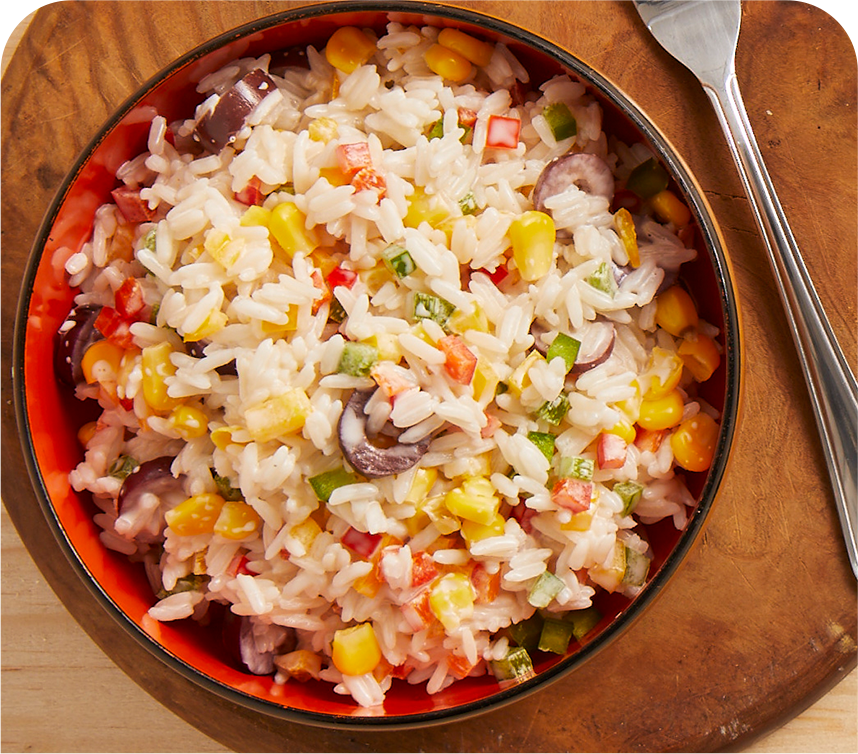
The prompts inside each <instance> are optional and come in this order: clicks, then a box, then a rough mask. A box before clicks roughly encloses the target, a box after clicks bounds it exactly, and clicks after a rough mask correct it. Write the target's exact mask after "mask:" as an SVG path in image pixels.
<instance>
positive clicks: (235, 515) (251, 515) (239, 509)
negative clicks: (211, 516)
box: [214, 501, 261, 539]
mask: <svg viewBox="0 0 858 754" xmlns="http://www.w3.org/2000/svg"><path fill="white" fill-rule="evenodd" d="M260 523H261V519H260V518H259V514H258V513H257V512H256V511H255V510H253V508H251V507H250V506H249V505H248V504H247V503H242V502H240V501H235V502H232V501H228V502H226V503H224V505H223V508H221V511H220V515H219V516H218V518H217V521H215V525H214V533H215V534H220V536H222V537H223V538H224V539H244V538H245V537H248V536H250V535H251V534H253V533H254V532H255V531H256V530H257V529H258V528H259V524H260Z"/></svg>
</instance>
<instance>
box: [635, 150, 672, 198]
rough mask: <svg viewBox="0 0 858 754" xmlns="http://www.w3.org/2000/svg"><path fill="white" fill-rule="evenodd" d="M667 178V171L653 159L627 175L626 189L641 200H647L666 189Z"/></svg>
mask: <svg viewBox="0 0 858 754" xmlns="http://www.w3.org/2000/svg"><path fill="white" fill-rule="evenodd" d="M668 181H669V177H668V175H667V171H666V170H665V169H664V168H663V167H662V166H661V165H660V164H659V162H658V160H656V159H655V157H650V158H649V159H648V160H646V161H645V162H642V163H641V164H640V165H638V166H637V167H636V168H635V169H634V170H632V172H631V175H629V179H628V181H626V188H627V189H628V190H629V191H631V192H632V193H634V194H637V195H638V196H639V197H640V198H641V199H649V198H650V197H653V196H655V195H656V194H657V193H659V192H660V191H664V189H666V188H667V184H668Z"/></svg>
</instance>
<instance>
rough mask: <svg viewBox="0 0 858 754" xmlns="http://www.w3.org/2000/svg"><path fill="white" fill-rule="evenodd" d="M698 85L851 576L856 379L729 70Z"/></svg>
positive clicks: (856, 509)
mask: <svg viewBox="0 0 858 754" xmlns="http://www.w3.org/2000/svg"><path fill="white" fill-rule="evenodd" d="M704 90H705V91H706V94H707V95H708V96H709V98H710V99H711V100H712V104H713V105H714V107H715V112H716V113H717V115H718V119H719V120H720V121H721V126H722V127H723V129H724V133H725V134H726V136H727V141H728V143H729V145H730V151H731V152H732V154H733V158H734V159H735V161H736V164H737V166H738V168H739V174H740V175H741V178H742V182H743V183H744V185H745V190H746V192H747V194H748V197H749V199H750V201H751V206H752V208H753V210H754V216H755V218H756V220H757V224H758V225H759V226H760V230H761V231H762V233H763V239H764V240H765V245H766V250H767V251H768V255H769V261H770V262H771V265H772V269H773V271H774V274H775V279H776V281H777V285H778V291H779V293H780V296H781V300H782V302H783V304H784V309H785V310H786V313H787V316H788V318H789V322H790V325H791V330H792V333H793V339H794V341H795V345H796V349H797V351H798V355H799V360H800V361H801V365H802V370H803V372H804V377H805V380H806V382H807V387H808V390H809V391H810V397H811V403H812V404H813V409H814V414H815V417H816V424H817V428H818V429H819V434H820V437H821V439H822V445H823V450H824V451H825V461H826V464H827V466H828V472H829V475H830V477H831V481H832V487H833V491H834V498H835V503H836V505H837V513H838V516H839V518H840V524H841V528H842V529H843V535H844V539H845V541H846V548H847V552H848V555H849V562H850V563H851V566H852V570H853V572H854V573H855V575H856V577H858V502H856V497H858V481H856V467H858V447H856V434H858V384H856V381H855V377H854V375H853V374H852V371H851V370H850V368H849V365H848V363H847V362H846V358H845V356H844V355H843V351H842V350H841V349H840V346H839V344H838V343H837V338H836V337H835V335H834V333H833V331H832V329H831V326H830V324H829V322H828V319H827V318H826V316H825V311H824V310H823V307H822V304H821V302H820V300H819V297H818V296H817V293H816V290H815V289H814V287H813V282H812V281H811V278H810V275H809V274H808V272H807V268H806V267H805V265H804V260H803V259H802V257H801V252H800V250H799V248H798V244H797V243H796V240H795V238H794V236H793V234H792V231H791V230H790V227H789V223H788V222H787V219H786V216H785V214H784V211H783V208H782V207H781V204H780V201H779V200H778V198H777V194H776V193H775V189H774V186H773V185H772V182H771V179H770V178H769V174H768V172H767V171H766V167H765V164H764V163H763V158H762V155H761V154H760V150H759V147H758V146H757V141H756V139H755V138H754V133H753V130H752V129H751V124H750V122H749V120H748V114H747V111H746V110H745V105H744V103H743V101H742V95H741V93H740V91H739V84H738V81H737V79H736V74H735V70H730V71H728V73H727V75H726V76H725V81H724V83H723V84H722V85H720V86H719V85H716V86H713V85H712V84H709V83H707V84H704Z"/></svg>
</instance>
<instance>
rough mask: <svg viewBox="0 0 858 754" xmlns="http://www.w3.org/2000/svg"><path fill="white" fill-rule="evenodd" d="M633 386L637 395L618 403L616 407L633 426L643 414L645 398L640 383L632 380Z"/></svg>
mask: <svg viewBox="0 0 858 754" xmlns="http://www.w3.org/2000/svg"><path fill="white" fill-rule="evenodd" d="M631 384H632V386H633V387H634V389H635V394H634V395H633V396H631V397H630V398H626V399H624V400H622V401H617V402H616V403H615V404H614V406H616V407H617V408H618V409H619V410H620V411H622V412H623V416H624V417H625V418H626V419H628V420H629V421H630V422H631V423H632V424H634V423H635V422H636V421H637V420H638V417H639V416H640V413H641V400H642V398H643V396H642V395H641V388H640V384H639V383H638V381H637V380H636V379H635V380H632V383H631Z"/></svg>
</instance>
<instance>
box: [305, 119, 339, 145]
mask: <svg viewBox="0 0 858 754" xmlns="http://www.w3.org/2000/svg"><path fill="white" fill-rule="evenodd" d="M339 133H340V127H339V126H338V125H337V122H336V121H335V120H334V119H333V118H326V117H321V118H314V119H313V120H311V121H310V124H309V125H308V126H307V134H308V135H309V137H310V138H311V139H312V140H313V141H321V142H322V143H323V144H327V143H328V142H329V141H331V139H336V138H337V136H338V135H339Z"/></svg>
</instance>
